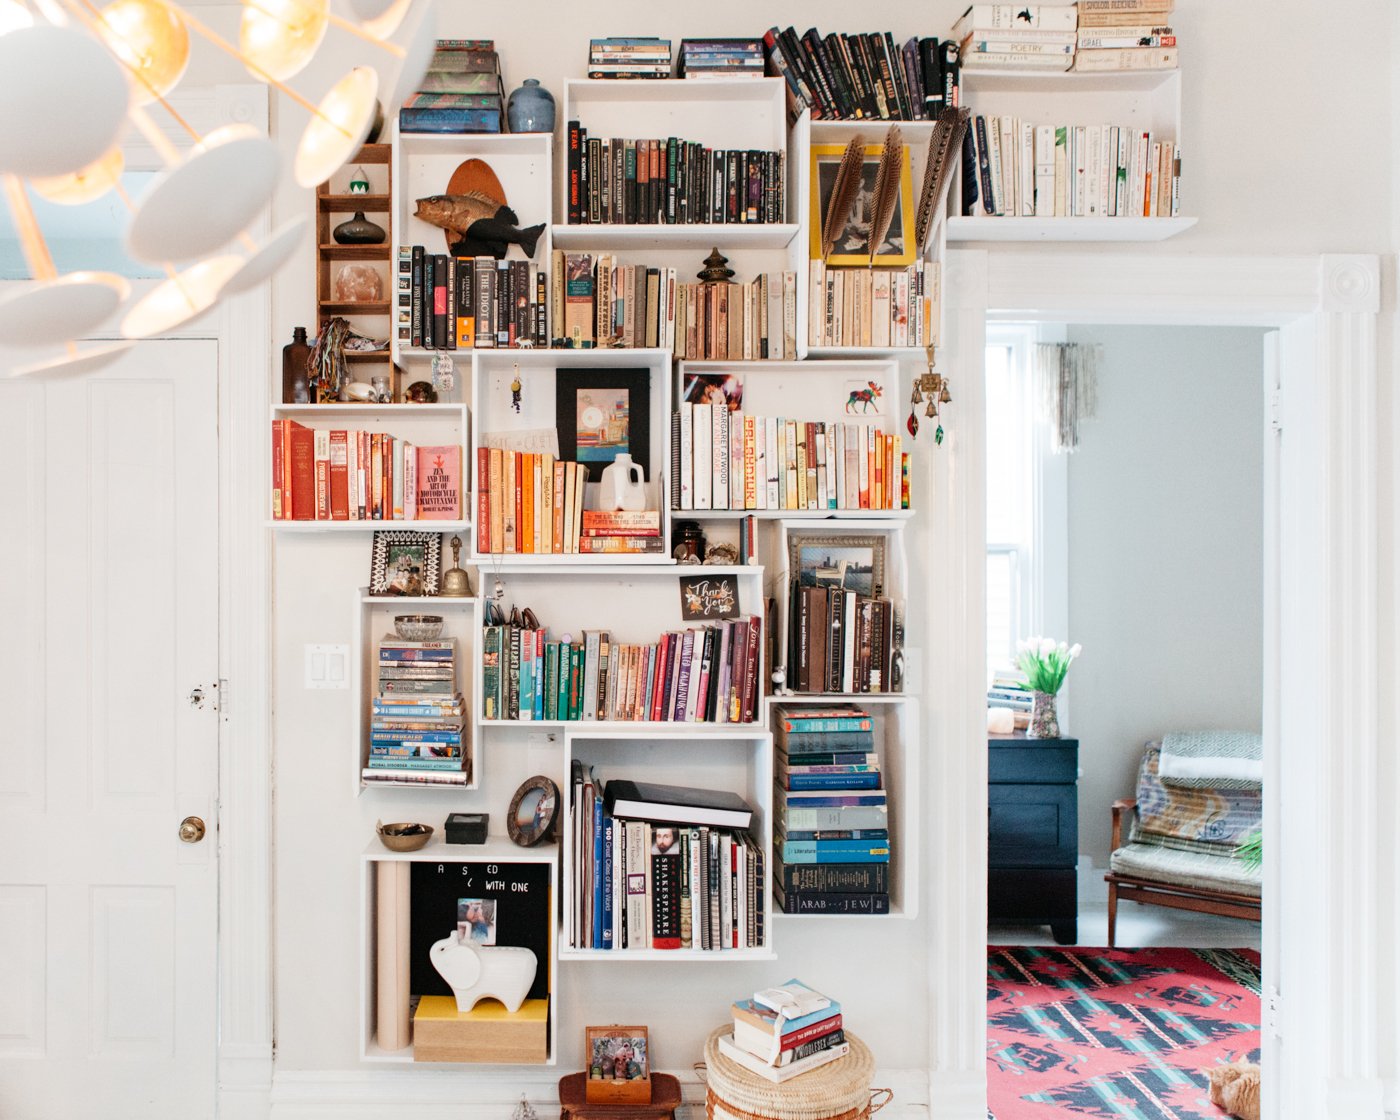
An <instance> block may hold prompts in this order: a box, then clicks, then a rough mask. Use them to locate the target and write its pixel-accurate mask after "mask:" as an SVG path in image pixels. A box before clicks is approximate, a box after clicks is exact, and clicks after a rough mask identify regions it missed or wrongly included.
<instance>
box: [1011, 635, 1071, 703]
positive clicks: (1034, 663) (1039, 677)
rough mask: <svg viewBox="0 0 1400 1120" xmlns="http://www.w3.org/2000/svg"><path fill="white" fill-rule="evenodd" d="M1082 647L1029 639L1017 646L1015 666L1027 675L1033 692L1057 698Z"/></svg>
mask: <svg viewBox="0 0 1400 1120" xmlns="http://www.w3.org/2000/svg"><path fill="white" fill-rule="evenodd" d="M1081 648H1082V647H1081V646H1080V645H1079V643H1077V642H1076V643H1075V644H1074V645H1072V646H1067V645H1065V643H1064V642H1061V643H1060V644H1059V645H1056V644H1055V641H1054V639H1053V638H1027V639H1026V640H1025V641H1023V642H1017V643H1016V667H1017V668H1018V669H1020V670H1021V672H1023V673H1025V674H1026V684H1027V685H1028V686H1029V687H1030V688H1031V689H1033V690H1034V691H1036V692H1045V693H1049V694H1050V695H1051V696H1054V695H1055V694H1056V693H1057V692H1059V691H1060V687H1061V686H1062V685H1063V684H1064V683H1065V674H1066V673H1068V672H1069V667H1070V663H1071V662H1073V661H1074V659H1075V658H1076V657H1078V656H1079V653H1080V649H1081Z"/></svg>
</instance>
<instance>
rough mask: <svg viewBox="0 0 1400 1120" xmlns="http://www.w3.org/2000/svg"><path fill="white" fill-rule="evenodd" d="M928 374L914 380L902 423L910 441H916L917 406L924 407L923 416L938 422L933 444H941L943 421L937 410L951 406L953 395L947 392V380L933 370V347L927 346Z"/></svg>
mask: <svg viewBox="0 0 1400 1120" xmlns="http://www.w3.org/2000/svg"><path fill="white" fill-rule="evenodd" d="M926 349H927V352H928V372H927V373H921V374H919V376H918V377H916V378H914V387H913V390H912V392H911V394H910V397H909V419H908V420H906V421H905V422H904V427H905V428H906V429H907V430H908V432H909V438H910V439H916V438H917V437H918V435H919V405H921V404H922V405H924V415H925V416H928V417H932V418H933V419H935V420H937V421H938V427H937V428H935V429H934V433H933V442H934V443H936V444H941V443H942V442H943V420H942V418H941V417H940V415H939V410H940V409H941V407H942V406H943V405H945V404H951V403H952V401H953V394H952V393H950V392H949V391H948V379H947V378H946V377H944V376H943V375H942V374H941V373H939V372H938V371H937V370H935V369H934V368H933V347H932V346H928V347H927V348H926Z"/></svg>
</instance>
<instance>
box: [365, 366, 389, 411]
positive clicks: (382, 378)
mask: <svg viewBox="0 0 1400 1120" xmlns="http://www.w3.org/2000/svg"><path fill="white" fill-rule="evenodd" d="M369 383H370V387H371V388H373V389H374V400H375V403H376V404H391V403H393V400H394V394H393V392H392V390H390V388H389V378H388V376H387V375H386V374H382V373H378V374H375V375H374V376H373V377H371V378H370V379H369Z"/></svg>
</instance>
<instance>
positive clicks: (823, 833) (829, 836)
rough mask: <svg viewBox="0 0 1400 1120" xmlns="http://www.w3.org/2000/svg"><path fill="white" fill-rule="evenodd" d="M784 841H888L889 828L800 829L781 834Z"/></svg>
mask: <svg viewBox="0 0 1400 1120" xmlns="http://www.w3.org/2000/svg"><path fill="white" fill-rule="evenodd" d="M780 837H781V839H783V840H888V839H889V838H890V830H889V829H887V828H842V829H825V830H813V829H798V830H797V831H795V832H794V831H793V830H791V829H789V830H788V831H787V832H784V833H781V834H780Z"/></svg>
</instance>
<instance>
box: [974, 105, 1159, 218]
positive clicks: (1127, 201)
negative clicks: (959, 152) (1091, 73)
mask: <svg viewBox="0 0 1400 1120" xmlns="http://www.w3.org/2000/svg"><path fill="white" fill-rule="evenodd" d="M969 135H970V136H971V137H972V144H973V152H974V159H975V161H976V168H977V183H978V191H977V196H976V197H975V198H972V199H968V198H964V199H963V211H964V213H967V214H976V215H978V216H984V215H995V216H998V217H1000V216H1004V215H1010V216H1021V217H1030V216H1036V217H1047V216H1053V217H1057V218H1063V217H1068V218H1167V217H1175V216H1176V215H1177V214H1179V213H1180V211H1181V148H1180V146H1179V145H1177V144H1175V143H1173V142H1172V141H1171V140H1169V139H1164V138H1160V137H1156V136H1153V134H1152V133H1151V132H1149V131H1146V130H1143V129H1139V128H1135V127H1130V126H1128V125H1107V124H1105V125H1037V124H1032V123H1031V122H1030V121H1023V120H1021V119H1020V118H1017V117H1010V116H1001V117H985V116H980V115H979V116H976V117H974V118H973V121H972V128H971V129H970V130H969ZM966 181H967V177H965V178H964V182H966Z"/></svg>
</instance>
